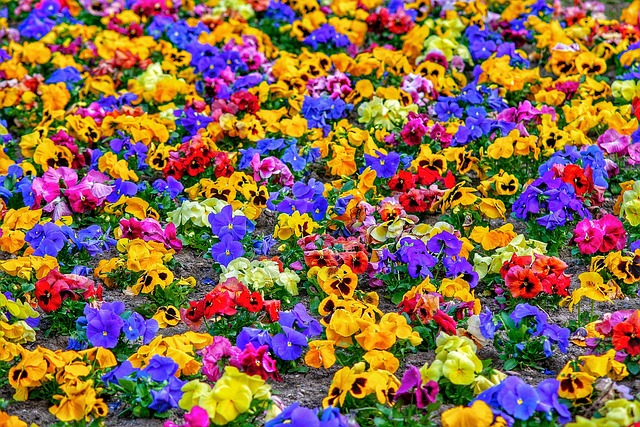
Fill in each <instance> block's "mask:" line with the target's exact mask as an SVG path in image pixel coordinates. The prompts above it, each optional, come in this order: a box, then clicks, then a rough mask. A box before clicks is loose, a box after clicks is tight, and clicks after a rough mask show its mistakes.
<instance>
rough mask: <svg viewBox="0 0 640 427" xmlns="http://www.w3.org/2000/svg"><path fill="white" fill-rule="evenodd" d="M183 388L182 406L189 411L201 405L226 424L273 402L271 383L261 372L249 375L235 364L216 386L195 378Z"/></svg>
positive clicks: (212, 419)
mask: <svg viewBox="0 0 640 427" xmlns="http://www.w3.org/2000/svg"><path fill="white" fill-rule="evenodd" d="M174 360H175V359H174ZM182 391H183V392H184V394H183V395H182V398H181V399H180V402H179V405H180V407H181V408H182V409H184V410H187V411H188V410H190V409H191V408H193V407H194V406H199V407H201V408H203V409H204V410H205V411H207V413H208V414H209V418H210V419H211V421H212V422H213V423H214V424H216V425H226V424H228V423H230V422H231V421H233V420H235V419H236V418H237V417H238V416H239V415H241V414H244V413H247V412H249V411H254V412H256V413H260V412H261V411H264V410H265V409H266V407H267V406H269V405H268V403H269V402H271V386H269V385H268V384H266V383H265V381H264V380H263V379H262V378H260V376H259V375H247V374H245V373H243V372H240V371H239V370H238V369H237V368H235V367H233V366H227V367H226V368H225V370H224V374H223V375H222V377H221V378H220V379H219V380H218V381H216V383H215V384H214V386H213V387H211V386H210V385H208V384H207V383H204V382H202V381H199V380H193V381H190V382H189V383H187V384H185V385H184V386H183V387H182ZM260 402H262V405H260V404H259V403H260ZM256 403H258V404H256Z"/></svg>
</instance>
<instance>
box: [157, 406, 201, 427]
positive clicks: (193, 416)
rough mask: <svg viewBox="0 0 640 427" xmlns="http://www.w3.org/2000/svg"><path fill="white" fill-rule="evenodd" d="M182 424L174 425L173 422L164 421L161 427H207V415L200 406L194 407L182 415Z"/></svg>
mask: <svg viewBox="0 0 640 427" xmlns="http://www.w3.org/2000/svg"><path fill="white" fill-rule="evenodd" d="M184 421H185V422H184V424H176V423H174V422H173V421H170V420H168V421H165V422H164V424H163V427H209V425H210V424H211V421H210V420H209V413H208V412H207V411H206V410H205V409H203V408H201V407H200V406H194V407H193V408H191V410H190V411H189V412H187V413H186V414H184Z"/></svg>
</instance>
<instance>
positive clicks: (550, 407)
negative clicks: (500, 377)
mask: <svg viewBox="0 0 640 427" xmlns="http://www.w3.org/2000/svg"><path fill="white" fill-rule="evenodd" d="M559 387H560V383H559V382H558V380H556V379H553V378H552V379H547V380H544V381H542V382H541V383H540V384H538V386H537V387H535V388H534V387H532V386H530V385H529V384H527V383H526V382H524V380H522V379H521V378H520V377H515V376H511V377H507V378H506V379H505V380H504V381H502V382H501V383H500V384H498V385H496V386H493V387H491V388H490V389H488V390H485V391H483V392H482V393H480V394H479V395H478V397H477V400H482V401H484V402H485V403H486V404H487V405H489V406H490V407H491V409H492V411H493V413H494V414H495V415H496V416H501V417H502V418H504V419H505V421H506V422H507V424H508V425H510V426H512V425H514V423H515V421H516V420H520V421H527V420H530V419H538V420H540V421H542V420H548V421H552V420H557V421H558V422H559V423H560V424H564V423H567V422H569V421H570V420H571V413H570V412H569V409H568V408H567V407H566V406H565V405H564V404H562V403H561V402H560V401H559V399H558V388H559Z"/></svg>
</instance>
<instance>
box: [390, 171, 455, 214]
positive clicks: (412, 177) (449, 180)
mask: <svg viewBox="0 0 640 427" xmlns="http://www.w3.org/2000/svg"><path fill="white" fill-rule="evenodd" d="M438 183H442V184H444V187H445V188H447V189H451V188H453V187H454V186H455V184H456V181H455V177H454V176H453V174H452V173H451V171H447V175H446V176H445V177H442V176H441V175H440V172H439V171H438V170H437V169H434V168H429V167H419V168H418V171H417V172H416V173H415V174H412V173H411V172H409V171H406V170H402V171H400V172H398V173H396V174H395V175H394V176H393V177H392V178H391V179H390V180H389V189H390V190H391V191H394V192H397V193H403V194H401V195H400V197H399V199H398V200H399V201H400V204H401V205H402V208H403V209H404V210H405V211H406V212H407V213H422V212H427V211H428V210H430V209H431V208H432V207H433V205H434V204H435V203H436V202H437V201H438V200H439V199H440V198H441V197H442V195H443V193H444V191H443V190H441V189H440V188H439V187H438V186H437V185H434V184H438ZM417 186H422V187H426V188H417Z"/></svg>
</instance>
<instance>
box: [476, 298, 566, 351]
mask: <svg viewBox="0 0 640 427" xmlns="http://www.w3.org/2000/svg"><path fill="white" fill-rule="evenodd" d="M509 317H510V318H511V320H512V321H513V323H514V324H515V327H516V328H519V327H520V326H522V325H526V326H527V336H528V337H540V338H542V340H543V341H542V342H543V351H544V354H545V356H546V357H551V356H552V355H553V349H552V346H554V345H555V346H557V347H558V349H559V350H560V351H561V352H563V353H566V352H567V350H568V348H569V335H570V331H569V329H568V328H563V327H561V326H558V325H555V324H552V323H549V322H548V320H549V316H548V315H547V313H545V312H544V311H542V310H540V309H539V308H538V307H536V306H533V305H531V304H518V305H517V306H516V308H515V309H514V310H513V312H512V313H511V315H510V316H509ZM505 327H507V325H505V324H503V323H502V322H499V321H498V319H497V317H496V316H494V315H493V313H492V312H491V310H489V309H488V308H485V310H484V311H483V312H482V314H480V332H481V333H482V336H484V337H485V338H487V339H494V338H495V334H496V333H497V332H498V331H499V330H501V329H504V328H505ZM526 344H527V343H525V342H521V343H517V344H516V349H517V350H518V351H523V350H524V348H525V346H526Z"/></svg>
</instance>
